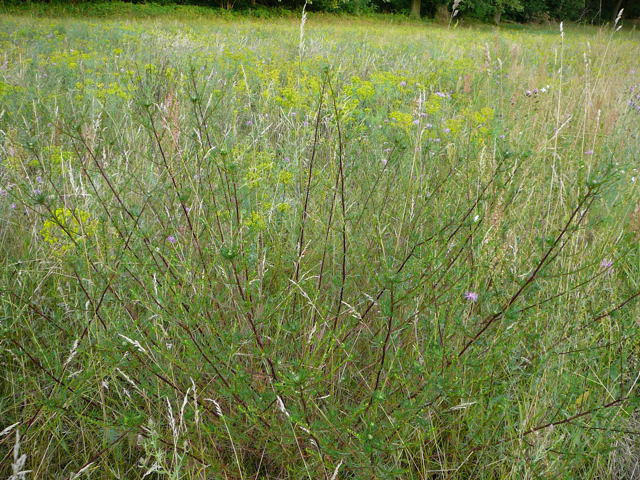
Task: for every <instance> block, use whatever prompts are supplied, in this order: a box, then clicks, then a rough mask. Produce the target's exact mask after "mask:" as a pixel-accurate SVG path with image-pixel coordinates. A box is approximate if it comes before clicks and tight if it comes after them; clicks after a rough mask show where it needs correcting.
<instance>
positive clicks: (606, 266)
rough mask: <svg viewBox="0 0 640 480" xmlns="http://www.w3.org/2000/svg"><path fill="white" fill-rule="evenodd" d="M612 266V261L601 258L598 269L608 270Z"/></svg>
mask: <svg viewBox="0 0 640 480" xmlns="http://www.w3.org/2000/svg"><path fill="white" fill-rule="evenodd" d="M612 266H613V261H612V260H611V259H609V258H603V259H602V261H601V262H600V267H601V268H602V269H603V270H609V269H610V268H611V267H612Z"/></svg>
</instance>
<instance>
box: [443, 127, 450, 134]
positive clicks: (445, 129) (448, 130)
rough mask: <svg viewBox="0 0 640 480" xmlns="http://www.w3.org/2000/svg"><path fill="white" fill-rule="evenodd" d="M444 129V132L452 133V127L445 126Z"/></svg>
mask: <svg viewBox="0 0 640 480" xmlns="http://www.w3.org/2000/svg"><path fill="white" fill-rule="evenodd" d="M442 131H443V132H444V133H451V129H450V128H443V129H442Z"/></svg>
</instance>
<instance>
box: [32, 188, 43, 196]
mask: <svg viewBox="0 0 640 480" xmlns="http://www.w3.org/2000/svg"><path fill="white" fill-rule="evenodd" d="M33 194H34V195H41V194H42V190H40V189H39V188H35V189H34V190H33Z"/></svg>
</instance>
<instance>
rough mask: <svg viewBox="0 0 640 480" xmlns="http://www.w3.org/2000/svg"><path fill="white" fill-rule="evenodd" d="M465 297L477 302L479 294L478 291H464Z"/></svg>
mask: <svg viewBox="0 0 640 480" xmlns="http://www.w3.org/2000/svg"><path fill="white" fill-rule="evenodd" d="M464 298H466V299H467V300H469V301H470V302H477V301H478V294H477V293H476V292H464Z"/></svg>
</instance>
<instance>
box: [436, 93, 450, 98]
mask: <svg viewBox="0 0 640 480" xmlns="http://www.w3.org/2000/svg"><path fill="white" fill-rule="evenodd" d="M436 95H437V96H438V97H440V98H447V94H446V93H444V92H436Z"/></svg>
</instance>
